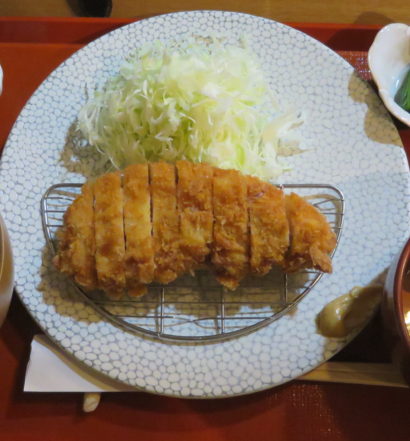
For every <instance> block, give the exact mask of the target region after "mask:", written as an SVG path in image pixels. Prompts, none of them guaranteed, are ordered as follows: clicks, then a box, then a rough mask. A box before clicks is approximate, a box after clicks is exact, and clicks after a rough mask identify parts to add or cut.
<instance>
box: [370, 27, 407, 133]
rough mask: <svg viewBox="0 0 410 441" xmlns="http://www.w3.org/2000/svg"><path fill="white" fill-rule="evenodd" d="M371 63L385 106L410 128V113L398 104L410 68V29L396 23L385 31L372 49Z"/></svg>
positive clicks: (382, 30)
mask: <svg viewBox="0 0 410 441" xmlns="http://www.w3.org/2000/svg"><path fill="white" fill-rule="evenodd" d="M368 62H369V68H370V72H371V73H372V76H373V79H374V81H375V83H376V85H377V87H378V89H379V94H380V97H381V99H382V100H383V102H384V105H385V106H386V107H387V109H388V110H389V111H390V113H392V114H393V115H394V116H395V117H396V118H397V119H399V120H400V121H402V122H403V123H404V124H406V125H408V126H410V113H409V112H406V111H405V110H404V109H403V108H402V107H400V106H399V105H398V104H397V103H396V102H395V101H394V96H395V95H396V92H397V90H398V88H399V87H400V84H401V81H402V79H403V78H404V75H405V74H406V73H407V70H408V69H409V68H410V26H407V25H405V24H403V23H392V24H389V25H387V26H385V27H384V28H382V29H381V30H380V31H379V32H378V33H377V35H376V38H375V39H374V42H373V44H372V45H371V47H370V49H369V54H368Z"/></svg>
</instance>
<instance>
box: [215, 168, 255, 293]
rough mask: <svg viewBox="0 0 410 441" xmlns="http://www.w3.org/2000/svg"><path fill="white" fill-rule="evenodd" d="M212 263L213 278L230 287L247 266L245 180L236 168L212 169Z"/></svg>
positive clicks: (235, 285)
mask: <svg viewBox="0 0 410 441" xmlns="http://www.w3.org/2000/svg"><path fill="white" fill-rule="evenodd" d="M213 212H214V230H213V239H214V242H213V251H212V257H211V260H212V263H213V265H214V268H215V271H216V277H217V280H218V281H219V282H220V283H221V284H222V285H223V286H225V287H226V288H229V289H231V290H234V289H235V288H237V286H238V284H239V282H240V281H241V279H242V278H243V277H244V276H245V275H246V274H247V272H248V267H249V234H248V204H247V187H246V179H245V178H244V177H243V176H242V175H241V174H240V173H239V172H237V171H236V170H221V169H214V177H213Z"/></svg>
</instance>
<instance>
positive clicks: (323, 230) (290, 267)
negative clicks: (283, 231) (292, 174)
mask: <svg viewBox="0 0 410 441" xmlns="http://www.w3.org/2000/svg"><path fill="white" fill-rule="evenodd" d="M286 212H287V217H288V222H289V227H290V238H291V240H290V247H289V249H288V252H287V254H286V258H285V262H284V269H285V271H288V272H293V271H297V270H299V269H302V268H316V269H318V270H320V271H323V272H327V273H330V272H332V262H331V260H330V257H329V253H331V252H332V251H333V250H334V248H335V246H336V235H335V233H334V232H333V231H332V229H331V228H330V225H329V223H328V222H327V220H326V218H325V216H323V214H322V213H320V212H319V210H317V209H316V208H315V207H314V206H313V205H311V204H309V203H308V202H307V201H306V200H305V199H303V198H301V197H300V196H298V195H297V194H295V193H291V194H290V195H287V196H286Z"/></svg>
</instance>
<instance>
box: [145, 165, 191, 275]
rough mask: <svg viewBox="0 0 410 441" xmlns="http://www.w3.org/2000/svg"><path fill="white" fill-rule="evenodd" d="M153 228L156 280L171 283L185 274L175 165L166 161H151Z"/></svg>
mask: <svg viewBox="0 0 410 441" xmlns="http://www.w3.org/2000/svg"><path fill="white" fill-rule="evenodd" d="M150 184H151V199H152V200H151V203H152V231H153V242H154V263H155V273H154V278H155V281H157V282H160V283H169V282H172V281H173V280H175V279H176V278H177V277H178V276H179V275H180V274H182V272H183V269H184V265H183V257H182V256H181V254H180V249H179V242H180V240H179V239H180V235H179V216H178V210H177V198H176V177H175V167H174V166H173V165H171V164H167V163H165V162H155V163H151V164H150Z"/></svg>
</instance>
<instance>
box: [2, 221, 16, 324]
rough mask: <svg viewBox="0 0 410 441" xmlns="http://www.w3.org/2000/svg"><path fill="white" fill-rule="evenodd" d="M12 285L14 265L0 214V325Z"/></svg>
mask: <svg viewBox="0 0 410 441" xmlns="http://www.w3.org/2000/svg"><path fill="white" fill-rule="evenodd" d="M13 287H14V265H13V255H12V252H11V245H10V239H9V235H8V233H7V229H6V225H5V224H4V221H3V219H2V217H1V216H0V326H1V324H2V323H3V321H4V319H5V318H6V314H7V311H8V309H9V305H10V301H11V296H12V294H13Z"/></svg>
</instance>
